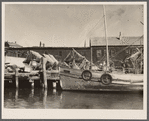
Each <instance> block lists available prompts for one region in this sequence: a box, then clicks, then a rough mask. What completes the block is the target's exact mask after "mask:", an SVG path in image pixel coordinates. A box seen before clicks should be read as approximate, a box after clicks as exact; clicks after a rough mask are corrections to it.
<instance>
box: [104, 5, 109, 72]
mask: <svg viewBox="0 0 149 121" xmlns="http://www.w3.org/2000/svg"><path fill="white" fill-rule="evenodd" d="M103 15H104V28H105V39H106V50H107V71H108V69H109V50H108V39H107V29H106V28H107V25H106V12H105V6H104V5H103Z"/></svg>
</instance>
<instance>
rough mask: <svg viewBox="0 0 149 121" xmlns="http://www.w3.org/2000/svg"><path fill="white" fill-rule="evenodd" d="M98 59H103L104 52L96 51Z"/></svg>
mask: <svg viewBox="0 0 149 121" xmlns="http://www.w3.org/2000/svg"><path fill="white" fill-rule="evenodd" d="M96 55H97V58H100V57H102V50H96Z"/></svg>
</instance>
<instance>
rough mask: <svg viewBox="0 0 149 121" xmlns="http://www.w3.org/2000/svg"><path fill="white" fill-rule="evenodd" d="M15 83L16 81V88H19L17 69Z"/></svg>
mask: <svg viewBox="0 0 149 121" xmlns="http://www.w3.org/2000/svg"><path fill="white" fill-rule="evenodd" d="M15 81H16V88H19V80H18V68H16V69H15Z"/></svg>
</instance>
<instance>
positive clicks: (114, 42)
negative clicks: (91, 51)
mask: <svg viewBox="0 0 149 121" xmlns="http://www.w3.org/2000/svg"><path fill="white" fill-rule="evenodd" d="M107 39H108V45H109V46H124V45H127V46H128V45H143V36H141V37H122V38H121V39H119V38H118V37H108V38H107ZM91 45H92V46H105V45H106V41H105V37H94V38H91Z"/></svg>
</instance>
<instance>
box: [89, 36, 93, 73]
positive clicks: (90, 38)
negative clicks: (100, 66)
mask: <svg viewBox="0 0 149 121" xmlns="http://www.w3.org/2000/svg"><path fill="white" fill-rule="evenodd" d="M89 41H90V49H91V63H90V66H91V70H92V62H93V55H92V44H91V38H90V40H89Z"/></svg>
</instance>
